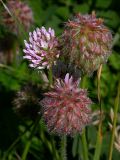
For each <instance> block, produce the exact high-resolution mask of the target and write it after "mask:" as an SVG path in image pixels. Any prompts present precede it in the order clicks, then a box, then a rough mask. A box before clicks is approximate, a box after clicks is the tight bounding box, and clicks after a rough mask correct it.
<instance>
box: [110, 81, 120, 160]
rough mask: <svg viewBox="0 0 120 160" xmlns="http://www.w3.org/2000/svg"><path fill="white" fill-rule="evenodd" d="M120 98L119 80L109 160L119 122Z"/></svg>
mask: <svg viewBox="0 0 120 160" xmlns="http://www.w3.org/2000/svg"><path fill="white" fill-rule="evenodd" d="M119 100H120V82H119V85H118V92H117V96H116V98H115V107H114V119H113V128H112V135H111V140H110V149H109V160H112V152H113V145H114V137H115V128H116V122H117V113H118V106H119Z"/></svg>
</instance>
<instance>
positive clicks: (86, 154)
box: [81, 129, 88, 160]
mask: <svg viewBox="0 0 120 160" xmlns="http://www.w3.org/2000/svg"><path fill="white" fill-rule="evenodd" d="M81 139H82V145H83V146H82V147H83V159H84V160H88V146H87V140H86V134H85V129H84V130H83V133H82V136H81Z"/></svg>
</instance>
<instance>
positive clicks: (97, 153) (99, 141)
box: [93, 65, 102, 160]
mask: <svg viewBox="0 0 120 160" xmlns="http://www.w3.org/2000/svg"><path fill="white" fill-rule="evenodd" d="M101 72H102V65H100V67H99V69H98V74H97V79H98V101H99V105H100V123H99V127H98V133H97V141H96V147H95V148H96V149H95V154H94V158H93V160H99V159H100V153H101V148H102V105H101V94H100V77H101Z"/></svg>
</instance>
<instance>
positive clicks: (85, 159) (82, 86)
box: [81, 76, 89, 160]
mask: <svg viewBox="0 0 120 160" xmlns="http://www.w3.org/2000/svg"><path fill="white" fill-rule="evenodd" d="M85 83H86V77H85V76H84V77H82V80H81V88H84V87H85ZM81 140H82V148H83V151H82V152H83V159H84V160H88V159H89V158H88V145H87V140H86V130H85V129H84V130H83V132H82V135H81Z"/></svg>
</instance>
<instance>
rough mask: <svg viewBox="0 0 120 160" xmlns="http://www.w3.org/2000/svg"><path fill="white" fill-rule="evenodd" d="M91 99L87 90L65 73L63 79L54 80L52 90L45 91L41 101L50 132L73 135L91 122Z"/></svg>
mask: <svg viewBox="0 0 120 160" xmlns="http://www.w3.org/2000/svg"><path fill="white" fill-rule="evenodd" d="M91 103H92V101H91V100H90V99H89V98H88V97H87V91H86V90H85V89H80V88H79V81H73V78H72V76H71V77H70V76H69V74H66V76H65V79H64V81H63V80H61V79H57V80H56V84H55V86H54V88H53V91H50V92H48V93H45V98H44V99H43V100H42V101H41V105H42V106H43V108H44V119H45V122H46V123H47V127H48V129H49V130H50V131H51V132H54V133H57V134H59V135H60V134H67V135H72V136H73V135H74V134H76V133H80V132H81V131H82V129H83V128H84V127H85V126H86V125H87V124H89V123H90V122H91V110H90V108H89V105H90V104H91Z"/></svg>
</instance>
